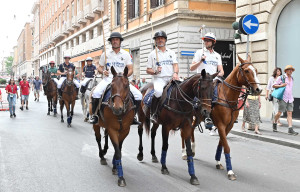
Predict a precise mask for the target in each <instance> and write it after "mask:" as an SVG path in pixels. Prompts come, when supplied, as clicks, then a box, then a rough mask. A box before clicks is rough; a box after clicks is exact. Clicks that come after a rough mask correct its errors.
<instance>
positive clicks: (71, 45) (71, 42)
mask: <svg viewBox="0 0 300 192" xmlns="http://www.w3.org/2000/svg"><path fill="white" fill-rule="evenodd" d="M71 47H74V43H73V40H71V41H70V48H71Z"/></svg>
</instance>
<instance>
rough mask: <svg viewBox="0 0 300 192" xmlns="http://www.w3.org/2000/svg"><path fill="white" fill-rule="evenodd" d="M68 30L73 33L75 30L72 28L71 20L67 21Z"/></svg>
mask: <svg viewBox="0 0 300 192" xmlns="http://www.w3.org/2000/svg"><path fill="white" fill-rule="evenodd" d="M67 30H68V31H69V32H73V31H74V28H73V26H72V21H71V20H69V21H67Z"/></svg>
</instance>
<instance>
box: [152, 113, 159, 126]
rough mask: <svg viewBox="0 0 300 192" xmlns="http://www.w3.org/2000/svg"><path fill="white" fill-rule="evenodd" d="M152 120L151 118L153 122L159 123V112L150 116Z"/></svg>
mask: <svg viewBox="0 0 300 192" xmlns="http://www.w3.org/2000/svg"><path fill="white" fill-rule="evenodd" d="M150 120H151V122H152V123H155V124H158V117H157V114H153V115H152V116H151V117H150Z"/></svg>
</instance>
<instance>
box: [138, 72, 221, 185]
mask: <svg viewBox="0 0 300 192" xmlns="http://www.w3.org/2000/svg"><path fill="white" fill-rule="evenodd" d="M216 76H217V73H216V74H214V75H209V74H207V73H206V72H205V70H202V72H201V74H196V75H194V76H192V77H190V78H189V79H187V80H185V81H184V82H182V83H180V84H179V83H177V82H175V86H174V88H173V89H172V91H171V93H170V96H169V97H168V98H167V101H166V104H165V105H163V107H162V108H161V110H160V115H159V119H158V120H159V124H161V125H162V139H163V146H162V153H161V159H160V162H161V164H162V168H161V172H162V174H166V175H168V174H169V171H168V169H167V166H166V156H167V150H168V138H169V132H170V130H176V129H177V128H179V129H181V131H182V138H183V139H184V140H185V143H186V152H187V154H188V158H187V159H188V160H187V161H188V172H189V174H190V176H191V179H190V182H191V184H193V185H199V181H198V179H197V177H196V176H195V170H194V162H193V157H192V149H191V141H190V139H191V136H192V133H193V131H194V127H193V126H192V122H193V114H194V111H195V107H196V108H198V110H199V111H200V112H201V114H202V115H203V116H206V117H207V116H209V115H210V111H211V101H212V100H211V99H212V91H213V89H212V88H213V79H214V78H215V77H216ZM149 90H150V88H148V90H147V91H144V95H145V94H146V93H147V92H149ZM195 98H196V99H195ZM195 103H196V104H195ZM143 106H144V103H142V107H143ZM149 116H150V114H149V113H148V114H146V115H145V114H144V112H143V111H142V110H141V109H140V110H139V120H140V122H142V123H143V124H144V125H145V128H146V131H147V133H149V131H150V124H149ZM157 127H158V124H154V125H153V127H152V130H151V139H152V140H151V154H152V161H154V162H157V157H156V155H155V148H154V140H155V135H156V130H157ZM142 129H143V127H142V125H141V126H140V127H139V136H140V146H139V154H138V157H137V158H138V160H142V159H143V146H142V132H143V131H142Z"/></svg>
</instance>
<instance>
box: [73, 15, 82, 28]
mask: <svg viewBox="0 0 300 192" xmlns="http://www.w3.org/2000/svg"><path fill="white" fill-rule="evenodd" d="M72 27H73V28H79V27H80V25H79V24H78V23H77V17H76V16H73V17H72Z"/></svg>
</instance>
